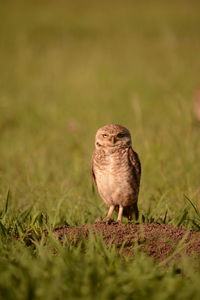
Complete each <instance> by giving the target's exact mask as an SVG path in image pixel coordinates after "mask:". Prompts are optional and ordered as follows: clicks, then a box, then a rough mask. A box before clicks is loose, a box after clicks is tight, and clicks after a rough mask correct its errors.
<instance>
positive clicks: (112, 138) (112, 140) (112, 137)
mask: <svg viewBox="0 0 200 300" xmlns="http://www.w3.org/2000/svg"><path fill="white" fill-rule="evenodd" d="M110 141H111V142H112V143H113V144H115V142H116V139H115V136H111V138H110Z"/></svg>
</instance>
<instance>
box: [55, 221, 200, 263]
mask: <svg viewBox="0 0 200 300" xmlns="http://www.w3.org/2000/svg"><path fill="white" fill-rule="evenodd" d="M90 232H95V233H98V234H100V235H102V237H103V239H104V241H105V244H106V245H110V244H113V245H116V247H117V248H121V246H123V251H124V252H125V253H127V254H129V255H132V254H134V249H135V247H139V248H140V249H141V250H142V251H144V252H145V253H146V254H147V255H149V256H151V257H153V258H155V259H156V260H157V261H162V260H164V259H166V258H168V257H174V258H176V259H177V258H178V257H180V256H181V255H182V254H187V255H188V256H195V257H198V258H200V233H198V232H195V231H190V230H187V229H185V228H182V227H173V226H171V225H166V224H156V223H143V224H133V223H127V224H117V223H113V224H110V225H109V224H106V223H104V222H100V223H96V224H92V225H83V226H76V227H70V226H62V227H56V228H55V229H54V234H55V235H56V237H57V238H58V239H59V240H61V241H62V240H63V239H64V238H65V237H66V238H67V239H68V240H69V241H73V242H74V241H76V240H78V239H79V238H80V237H83V238H85V239H87V237H88V235H89V233H90Z"/></svg>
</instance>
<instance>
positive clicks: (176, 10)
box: [0, 0, 200, 300]
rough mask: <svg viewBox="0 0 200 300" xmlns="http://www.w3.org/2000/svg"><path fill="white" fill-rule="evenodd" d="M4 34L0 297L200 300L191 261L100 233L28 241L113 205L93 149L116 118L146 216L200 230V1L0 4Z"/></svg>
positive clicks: (0, 53) (199, 276)
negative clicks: (199, 112) (133, 249)
mask: <svg viewBox="0 0 200 300" xmlns="http://www.w3.org/2000/svg"><path fill="white" fill-rule="evenodd" d="M0 36H1V43H0V66H1V67H0V69H1V71H0V141H1V145H0V235H1V242H0V243H1V244H0V297H1V298H2V299H63V298H67V299H78V298H84V299H94V298H99V299H120V300H121V299H147V298H148V299H171V298H174V299H198V296H199V292H200V291H199V280H200V273H199V270H198V269H197V270H196V271H194V270H193V266H192V265H191V264H190V263H189V262H188V261H187V259H186V258H185V260H184V261H183V262H182V263H181V264H182V265H181V268H182V269H183V270H184V271H183V272H182V273H181V274H177V272H176V267H173V266H171V267H170V268H169V269H168V270H166V269H164V270H163V269H162V268H161V267H159V266H158V265H156V264H155V263H154V262H152V261H151V259H150V258H148V257H145V256H143V255H142V254H141V253H138V254H137V257H136V259H135V260H134V261H132V260H131V259H128V258H125V257H122V256H118V255H117V254H116V253H115V250H114V249H113V248H110V249H106V248H105V246H104V245H103V242H102V241H101V239H100V238H99V237H91V239H89V243H88V244H87V243H84V241H83V242H82V246H79V247H72V246H70V245H67V244H66V245H63V246H62V245H59V243H58V242H57V241H55V240H54V238H53V237H51V238H49V240H48V242H47V244H46V242H44V241H43V240H41V241H40V242H37V241H35V245H34V246H31V247H27V246H26V241H25V240H24V239H25V237H26V234H27V232H29V231H30V230H31V231H35V232H36V234H37V233H38V232H41V230H42V228H43V227H45V226H47V227H48V228H52V226H55V225H63V224H70V225H78V224H85V223H93V222H94V220H95V219H96V218H97V217H98V216H99V215H104V214H105V212H106V207H105V206H104V205H103V204H102V202H101V200H100V199H99V198H98V196H97V195H96V194H95V193H93V190H92V184H91V179H90V157H91V154H92V151H93V143H94V135H95V132H96V130H97V129H98V127H100V126H102V125H105V124H109V123H119V124H122V125H125V126H127V127H128V128H129V129H130V130H131V132H132V135H133V145H134V149H135V150H136V151H138V153H139V154H140V157H141V161H142V170H143V172H142V184H141V192H140V199H139V208H140V211H141V212H142V214H143V215H144V216H145V218H146V220H148V221H149V222H153V221H160V222H165V223H169V224H172V225H177V226H180V225H182V226H185V227H187V228H189V229H194V230H199V226H200V225H199V209H200V189H199V180H200V178H199V164H198V157H199V155H200V139H199V134H200V128H199V126H197V125H196V123H195V122H194V119H193V114H192V108H193V106H192V105H193V104H192V103H193V98H194V95H195V92H196V89H197V88H198V86H199V84H200V83H199V69H200V60H199V53H200V38H199V36H200V4H199V2H198V1H195V0H192V1H185V0H183V1H178V0H176V1H155V0H153V1H148V2H147V1H143V0H142V1H139V2H138V1H129V0H126V1H123V3H122V2H121V1H88V0H86V1H81V0H79V1H78V0H77V1H62V0H59V1H56V2H55V1H45V0H42V1H32V0H30V1H20V0H19V1H11V0H9V1H1V2H0ZM188 199H189V200H188ZM191 201H192V204H191ZM193 205H194V206H195V209H194V207H193ZM196 210H197V211H196ZM166 212H167V213H166ZM165 216H166V217H165ZM16 233H17V234H18V235H19V238H18V239H17V240H16V239H13V238H12V235H13V234H16Z"/></svg>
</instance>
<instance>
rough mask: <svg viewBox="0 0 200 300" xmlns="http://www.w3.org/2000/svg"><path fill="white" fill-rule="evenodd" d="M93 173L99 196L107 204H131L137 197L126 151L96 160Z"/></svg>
mask: <svg viewBox="0 0 200 300" xmlns="http://www.w3.org/2000/svg"><path fill="white" fill-rule="evenodd" d="M94 173H95V178H96V183H97V188H98V191H99V194H100V196H101V198H102V199H103V200H104V202H105V203H106V204H108V205H124V206H128V205H131V204H132V203H133V202H134V201H135V199H136V198H137V193H136V190H137V189H136V187H135V184H134V176H133V169H132V167H131V166H130V164H129V161H128V154H127V152H126V151H124V152H122V153H118V152H116V153H113V154H111V155H107V156H106V155H105V156H104V157H103V158H102V159H101V163H98V161H96V163H95V165H94Z"/></svg>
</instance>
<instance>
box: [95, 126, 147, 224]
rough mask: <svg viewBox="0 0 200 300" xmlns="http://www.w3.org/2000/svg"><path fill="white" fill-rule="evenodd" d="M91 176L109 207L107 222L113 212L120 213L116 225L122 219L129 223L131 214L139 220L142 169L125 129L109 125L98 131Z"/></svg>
mask: <svg viewBox="0 0 200 300" xmlns="http://www.w3.org/2000/svg"><path fill="white" fill-rule="evenodd" d="M92 175H93V178H94V182H95V183H96V185H97V189H98V192H99V194H100V196H101V198H102V200H103V201H104V202H105V203H106V204H107V205H108V206H109V210H108V214H107V217H106V218H105V220H106V221H108V222H109V221H111V220H112V215H113V212H114V210H116V211H119V213H118V218H117V221H118V222H121V220H122V216H125V217H127V218H128V219H129V220H131V219H132V213H133V212H134V213H135V217H136V219H138V214H139V211H138V206H137V201H138V193H139V186H140V176H141V165H140V160H139V157H138V154H137V153H136V152H135V151H134V150H133V149H132V146H131V135H130V132H129V130H128V129H127V128H125V127H123V126H121V125H114V124H112V125H106V126H104V127H101V128H100V129H99V130H98V131H97V133H96V138H95V150H94V153H93V157H92Z"/></svg>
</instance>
